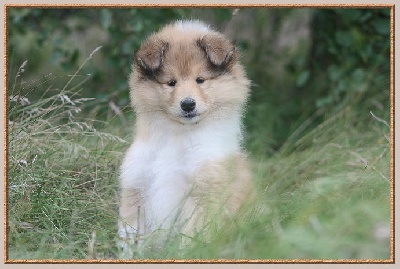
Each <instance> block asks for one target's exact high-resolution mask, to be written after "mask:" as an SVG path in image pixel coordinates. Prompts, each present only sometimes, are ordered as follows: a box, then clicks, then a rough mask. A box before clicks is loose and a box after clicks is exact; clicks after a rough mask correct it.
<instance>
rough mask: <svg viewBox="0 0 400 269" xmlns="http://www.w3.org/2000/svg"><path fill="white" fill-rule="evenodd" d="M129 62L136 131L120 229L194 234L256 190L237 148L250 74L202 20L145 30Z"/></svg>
mask: <svg viewBox="0 0 400 269" xmlns="http://www.w3.org/2000/svg"><path fill="white" fill-rule="evenodd" d="M132 69H133V71H132V73H131V75H130V79H129V85H130V89H131V91H130V96H131V103H132V105H133V107H134V109H135V112H136V116H137V119H136V136H135V140H134V142H133V144H132V145H131V147H130V148H129V150H128V151H127V153H126V156H125V159H124V161H123V164H122V166H121V175H120V185H121V201H120V209H119V210H120V222H119V235H120V237H121V238H132V237H134V236H135V234H137V233H140V234H142V233H151V232H153V231H155V230H157V229H167V230H170V229H176V230H177V231H178V232H181V233H184V234H187V235H189V236H190V235H193V234H194V233H195V232H196V231H200V230H201V229H203V228H204V227H205V225H206V224H207V222H208V221H210V220H212V219H215V216H216V215H218V217H219V218H221V217H222V218H224V217H225V216H229V215H231V214H233V213H234V212H236V211H237V210H238V208H239V207H240V206H241V205H242V203H243V202H244V201H245V199H246V197H247V196H248V195H249V194H250V193H251V192H252V182H251V176H250V172H249V168H248V164H247V161H246V156H245V154H244V153H243V151H242V149H241V139H242V132H241V116H242V110H243V107H244V105H245V102H246V99H247V97H248V94H249V85H250V82H249V80H248V79H247V78H246V75H245V72H244V70H243V67H242V66H241V65H240V63H239V54H238V51H237V49H236V48H235V46H234V45H233V44H232V43H231V42H230V41H229V40H228V39H227V38H226V37H225V36H223V35H222V34H220V33H218V32H215V31H213V30H211V29H210V28H209V27H208V26H206V25H205V24H203V23H201V22H199V21H178V22H176V23H174V24H170V25H167V26H166V27H164V28H163V29H161V30H160V31H159V32H157V33H155V34H153V35H151V36H149V37H148V38H147V40H145V41H144V42H143V44H142V46H141V47H140V49H139V50H138V51H137V53H136V59H135V63H134V64H133V67H132Z"/></svg>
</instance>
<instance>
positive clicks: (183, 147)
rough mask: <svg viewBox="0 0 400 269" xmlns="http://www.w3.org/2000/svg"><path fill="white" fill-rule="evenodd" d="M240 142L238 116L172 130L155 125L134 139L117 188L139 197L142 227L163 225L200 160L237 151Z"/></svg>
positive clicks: (176, 206)
mask: <svg viewBox="0 0 400 269" xmlns="http://www.w3.org/2000/svg"><path fill="white" fill-rule="evenodd" d="M157 125H158V124H152V126H157ZM240 140H241V132H240V118H239V116H235V117H232V118H231V119H230V120H223V121H222V120H221V121H218V120H213V121H211V122H204V123H203V122H200V123H199V124H196V125H182V126H178V125H175V126H174V128H172V127H170V126H168V127H166V128H165V129H162V128H160V127H158V129H157V128H156V127H155V128H154V129H153V130H152V131H151V132H150V136H149V137H148V138H147V139H146V140H144V141H142V140H136V141H135V142H134V143H133V144H132V146H131V147H130V149H129V150H128V152H127V154H126V156H125V159H124V162H123V164H122V167H121V187H122V188H134V189H139V190H141V192H142V193H144V194H145V197H146V199H145V201H144V208H145V212H146V223H147V226H148V228H150V229H151V230H154V229H157V228H159V227H166V226H168V225H170V221H171V220H172V219H173V218H174V217H175V215H176V213H177V211H176V210H178V208H179V205H180V203H181V202H182V199H183V198H184V197H185V195H186V194H187V191H188V189H189V188H190V186H191V184H193V182H191V179H192V175H193V173H196V169H197V168H198V167H200V166H201V164H202V163H203V162H205V161H212V160H218V159H221V158H223V157H225V156H228V155H230V154H232V153H235V152H237V151H239V150H240Z"/></svg>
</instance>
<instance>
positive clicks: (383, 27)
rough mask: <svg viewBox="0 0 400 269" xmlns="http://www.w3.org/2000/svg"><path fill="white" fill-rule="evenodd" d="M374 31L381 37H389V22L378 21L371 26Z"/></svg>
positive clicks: (385, 20) (386, 20) (384, 20)
mask: <svg viewBox="0 0 400 269" xmlns="http://www.w3.org/2000/svg"><path fill="white" fill-rule="evenodd" d="M372 25H373V26H374V28H375V30H376V31H377V32H378V33H379V34H381V35H389V33H390V22H389V20H388V19H378V20H376V21H374V22H373V24H372Z"/></svg>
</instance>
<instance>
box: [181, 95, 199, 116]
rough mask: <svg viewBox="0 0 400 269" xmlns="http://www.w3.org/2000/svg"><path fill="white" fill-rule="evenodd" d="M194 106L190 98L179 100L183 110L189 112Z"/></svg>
mask: <svg viewBox="0 0 400 269" xmlns="http://www.w3.org/2000/svg"><path fill="white" fill-rule="evenodd" d="M195 107H196V102H195V101H194V100H193V99H192V98H186V99H184V100H182V101H181V108H182V110H183V111H185V112H187V113H189V112H192V111H193V110H194V108H195Z"/></svg>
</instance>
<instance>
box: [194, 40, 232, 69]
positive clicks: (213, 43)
mask: <svg viewBox="0 0 400 269" xmlns="http://www.w3.org/2000/svg"><path fill="white" fill-rule="evenodd" d="M197 44H198V45H199V46H200V48H201V49H202V50H203V51H204V52H205V54H206V56H207V58H208V60H209V61H210V63H211V64H212V65H214V66H216V67H223V68H227V67H229V66H231V65H232V64H233V63H234V62H235V61H236V59H237V50H236V48H235V46H234V45H233V44H232V43H231V42H230V41H229V40H228V39H227V38H225V37H224V36H222V35H220V34H208V35H205V36H203V37H202V38H201V39H199V40H198V41H197Z"/></svg>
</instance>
